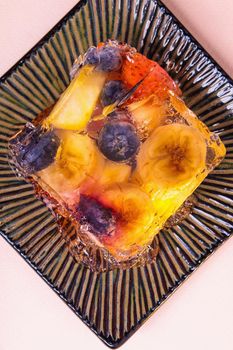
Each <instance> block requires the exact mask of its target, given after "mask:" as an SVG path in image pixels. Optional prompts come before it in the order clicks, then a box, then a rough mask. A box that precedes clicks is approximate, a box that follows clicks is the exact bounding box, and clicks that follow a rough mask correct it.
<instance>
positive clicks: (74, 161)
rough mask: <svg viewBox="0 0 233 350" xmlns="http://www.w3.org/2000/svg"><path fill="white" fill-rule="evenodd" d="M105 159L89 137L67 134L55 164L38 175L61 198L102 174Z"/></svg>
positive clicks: (72, 133)
mask: <svg viewBox="0 0 233 350" xmlns="http://www.w3.org/2000/svg"><path fill="white" fill-rule="evenodd" d="M103 165H104V158H103V156H102V155H101V153H100V152H99V150H98V148H97V146H96V144H95V142H94V141H93V140H92V139H90V138H89V137H88V136H87V135H80V134H76V133H74V132H67V133H65V134H64V135H63V138H62V142H61V146H60V148H59V150H58V153H57V157H56V161H55V163H54V164H52V165H51V166H49V167H48V168H46V169H45V170H42V171H41V172H39V173H38V175H39V176H40V178H41V179H42V180H43V182H45V183H47V184H48V185H49V186H50V187H51V188H52V189H53V190H55V191H56V192H57V193H58V194H59V195H61V197H63V198H64V197H65V198H66V195H68V196H69V195H70V194H72V192H73V191H75V190H76V189H78V187H79V186H80V184H81V183H82V182H84V181H89V180H91V179H92V178H94V176H95V174H97V173H100V171H101V169H102V167H103Z"/></svg>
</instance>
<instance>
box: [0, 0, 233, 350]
mask: <svg viewBox="0 0 233 350" xmlns="http://www.w3.org/2000/svg"><path fill="white" fill-rule="evenodd" d="M76 2H77V1H76V0H65V1H64V0H40V1H39V0H10V1H9V0H0V49H1V55H0V57H1V59H0V75H2V74H3V73H4V72H5V71H6V70H7V69H8V68H10V67H11V66H12V65H13V64H14V63H15V62H16V61H17V60H18V59H19V58H20V57H21V56H22V55H23V54H24V53H25V52H26V51H27V50H29V49H30V48H31V47H32V46H33V45H34V44H35V43H36V42H37V41H38V40H39V39H40V38H41V37H42V36H43V35H44V34H45V33H46V32H47V31H48V30H49V29H50V28H51V27H52V26H53V25H54V24H55V23H56V22H57V21H58V20H59V19H60V18H61V17H62V16H63V15H64V14H65V13H66V12H67V11H68V10H69V9H70V8H71V7H72V6H74V5H75V3H76ZM164 3H165V4H167V6H168V7H169V8H170V9H171V10H172V11H173V12H174V13H175V14H176V15H177V17H178V18H179V19H180V20H181V22H182V23H183V24H184V25H185V26H186V27H187V28H188V29H189V30H190V31H191V33H192V34H193V35H194V36H195V37H196V38H197V39H198V40H199V42H200V43H202V45H203V46H204V47H205V48H206V49H207V51H209V53H210V54H211V55H212V56H213V57H214V58H215V59H216V60H217V62H218V63H219V64H220V65H221V66H222V67H223V68H224V69H225V70H226V71H227V72H228V74H230V75H231V76H233V1H232V0H205V1H203V0H166V1H165V0H164ZM232 252H233V239H230V240H229V241H228V242H227V243H226V244H224V245H223V246H222V247H221V248H220V249H219V250H218V251H217V252H216V253H215V254H214V255H213V256H212V257H211V258H210V259H208V261H207V262H206V263H205V264H203V265H202V266H201V267H200V268H199V269H198V271H197V272H196V273H194V274H193V275H192V277H191V278H190V279H188V281H187V282H186V283H185V284H184V285H183V286H182V287H181V288H180V289H179V290H178V291H177V292H176V293H175V294H174V295H173V296H172V297H171V298H170V299H169V300H168V301H167V302H166V303H165V304H164V305H163V306H162V308H160V309H159V311H158V312H156V314H154V315H153V316H152V317H151V318H150V319H149V320H148V321H147V322H146V324H145V325H144V326H143V327H142V328H141V329H140V330H139V331H138V332H137V333H136V334H135V335H134V336H133V337H132V338H131V339H130V340H129V341H128V342H127V343H126V344H125V345H124V346H123V348H124V349H125V350H132V349H134V350H136V349H142V348H144V347H145V348H146V347H152V346H153V348H155V347H156V349H160V350H170V349H173V350H178V349H179V350H187V349H189V350H194V349H195V350H196V349H199V350H203V349H212V350H219V349H222V350H232V349H233V333H232V323H233V301H232V296H233V272H232V270H233V254H232ZM0 288H1V289H0V350H16V349H17V350H32V349H33V350H41V349H43V350H49V349H56V350H64V349H88V350H89V349H93V348H95V349H96V350H98V349H105V348H106V347H105V346H104V345H103V344H102V343H101V342H100V341H99V340H98V339H97V338H96V336H95V335H94V334H93V333H92V332H91V331H89V330H88V328H87V327H86V326H85V325H84V324H83V323H82V322H81V321H80V320H79V319H78V318H77V317H76V316H75V315H74V314H73V313H72V312H71V311H70V310H69V308H68V307H67V306H66V305H65V304H64V303H63V302H62V301H61V300H60V299H59V298H58V297H57V296H55V294H54V293H53V291H52V290H51V289H50V288H49V287H48V286H47V285H46V284H45V283H44V282H43V281H42V280H41V279H40V277H39V276H37V275H36V273H35V272H34V271H33V270H32V269H31V268H30V267H29V266H28V265H27V264H26V263H25V262H24V261H23V259H22V258H20V257H19V256H18V255H17V253H16V252H15V251H14V250H13V249H12V248H11V247H10V246H9V245H8V244H7V243H6V242H5V241H4V240H3V239H2V238H1V239H0Z"/></svg>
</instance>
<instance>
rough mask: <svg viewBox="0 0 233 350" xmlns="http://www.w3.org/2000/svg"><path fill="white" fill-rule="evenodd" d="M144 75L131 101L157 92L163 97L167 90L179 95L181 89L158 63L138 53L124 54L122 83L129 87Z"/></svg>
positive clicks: (165, 95)
mask: <svg viewBox="0 0 233 350" xmlns="http://www.w3.org/2000/svg"><path fill="white" fill-rule="evenodd" d="M144 77H146V78H145V79H144V81H143V82H142V83H141V84H140V86H139V87H138V89H137V90H136V91H135V93H134V94H133V96H132V98H131V102H132V100H138V99H142V98H145V97H148V96H149V95H151V94H157V95H159V96H160V97H161V98H163V97H164V98H165V97H167V92H168V90H172V91H174V92H175V93H176V94H177V95H181V91H180V89H179V87H178V86H177V85H176V83H175V82H174V80H173V79H172V78H171V77H170V76H169V75H168V73H167V72H166V71H165V70H164V69H163V68H162V67H160V66H159V64H158V63H156V62H154V61H151V60H149V59H148V58H146V57H145V56H143V55H142V54H140V53H134V54H130V53H129V54H128V55H126V57H125V59H124V63H123V66H122V76H121V78H122V81H123V83H124V84H125V85H126V86H127V87H128V88H131V87H133V86H134V85H135V84H137V83H138V82H139V81H140V80H141V79H143V78H144Z"/></svg>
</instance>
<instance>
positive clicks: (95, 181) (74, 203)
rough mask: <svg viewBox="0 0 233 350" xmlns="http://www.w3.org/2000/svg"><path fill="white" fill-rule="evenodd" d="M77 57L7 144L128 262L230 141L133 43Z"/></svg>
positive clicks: (85, 231)
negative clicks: (32, 119)
mask: <svg viewBox="0 0 233 350" xmlns="http://www.w3.org/2000/svg"><path fill="white" fill-rule="evenodd" d="M79 62H80V64H79V65H77V63H76V65H75V67H76V70H75V71H74V70H73V71H72V76H73V79H72V81H71V82H70V84H69V86H68V88H67V89H66V90H65V91H64V93H63V94H62V95H61V96H60V98H59V100H58V101H57V103H56V104H55V106H54V107H53V109H52V110H51V112H50V113H49V114H48V115H47V116H46V117H45V118H43V120H42V121H41V122H40V124H39V125H29V126H26V127H25V128H24V130H22V131H21V132H20V133H18V134H17V135H16V136H15V137H13V138H12V140H11V142H10V148H11V152H12V155H13V158H14V160H15V162H16V165H17V167H18V169H19V171H20V172H22V173H23V174H24V175H25V176H27V177H28V178H29V179H32V180H33V181H34V182H36V183H37V184H38V185H39V186H40V188H41V189H42V190H43V192H44V193H46V194H47V196H48V198H49V199H50V200H52V201H55V203H56V205H57V211H58V213H59V214H61V215H62V216H64V217H66V218H70V219H72V220H73V222H74V223H75V225H76V228H77V235H79V233H80V237H81V236H85V239H86V240H89V241H90V242H91V244H94V245H96V246H98V247H99V248H100V249H103V250H105V251H107V252H108V253H109V254H110V255H111V257H112V258H113V259H115V261H117V262H123V261H127V260H129V259H132V258H136V257H137V256H139V255H140V254H142V252H143V251H145V250H146V249H147V247H148V246H149V245H150V244H151V242H152V240H153V238H154V236H155V235H156V234H157V233H158V232H159V231H160V229H161V228H162V227H163V226H164V225H165V223H166V221H167V220H168V219H169V217H171V216H172V215H174V214H175V213H176V211H177V210H178V208H179V207H180V206H181V205H182V204H183V203H184V201H185V200H186V199H187V198H188V197H189V196H190V195H191V194H192V193H193V191H194V190H195V189H196V188H197V187H198V186H199V185H200V183H201V182H202V181H203V180H204V178H205V177H206V176H207V175H208V173H209V172H210V171H211V170H212V169H213V168H214V167H216V166H217V165H218V164H219V163H220V161H221V160H222V159H223V157H224V155H225V147H224V145H223V143H222V142H221V140H220V139H219V137H218V136H217V135H215V134H213V133H211V132H210V131H209V130H208V128H207V127H206V126H205V125H204V124H203V123H202V122H201V121H200V120H198V118H197V117H196V115H195V114H194V113H193V112H192V111H191V110H189V109H188V107H187V106H186V105H185V103H184V102H183V100H182V99H181V91H180V89H179V87H178V86H177V85H176V83H175V82H174V81H173V80H172V79H171V77H170V76H169V75H168V74H167V73H166V72H165V71H164V70H163V69H162V68H161V67H160V66H159V65H158V64H157V63H156V62H153V61H151V60H149V59H147V58H146V57H145V56H143V55H142V54H140V53H138V52H136V50H135V49H134V48H132V47H130V46H128V45H126V44H119V43H117V42H115V41H108V42H107V43H101V44H99V45H98V47H97V48H96V47H91V48H90V49H89V50H88V51H87V53H86V54H85V55H84V56H83V57H81V58H79ZM80 237H79V238H80Z"/></svg>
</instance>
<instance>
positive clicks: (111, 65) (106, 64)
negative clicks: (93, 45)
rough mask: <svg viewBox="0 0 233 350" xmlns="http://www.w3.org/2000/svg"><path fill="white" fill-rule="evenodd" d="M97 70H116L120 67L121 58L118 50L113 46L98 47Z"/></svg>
mask: <svg viewBox="0 0 233 350" xmlns="http://www.w3.org/2000/svg"><path fill="white" fill-rule="evenodd" d="M98 54H99V64H98V66H97V69H98V70H102V71H104V72H111V71H117V70H119V69H120V68H121V65H122V58H121V54H120V50H119V49H118V48H117V47H114V46H104V47H102V48H100V49H99V52H98Z"/></svg>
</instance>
